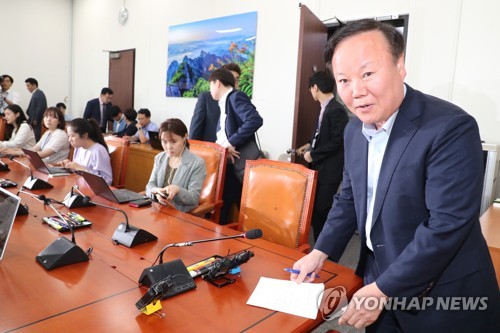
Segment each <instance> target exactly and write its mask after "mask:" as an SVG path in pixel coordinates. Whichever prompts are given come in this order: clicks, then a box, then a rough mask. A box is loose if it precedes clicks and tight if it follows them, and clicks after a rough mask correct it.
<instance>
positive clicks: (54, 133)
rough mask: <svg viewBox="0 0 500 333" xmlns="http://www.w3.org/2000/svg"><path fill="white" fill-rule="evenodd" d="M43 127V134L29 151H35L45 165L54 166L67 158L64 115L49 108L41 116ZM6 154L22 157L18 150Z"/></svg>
mask: <svg viewBox="0 0 500 333" xmlns="http://www.w3.org/2000/svg"><path fill="white" fill-rule="evenodd" d="M43 125H44V126H45V128H47V130H46V131H45V133H43V135H42V137H41V138H40V141H38V143H37V144H36V145H34V146H33V147H30V149H31V150H33V151H36V152H37V153H38V155H40V157H41V158H42V159H43V161H44V162H45V163H49V164H54V163H56V162H59V161H62V160H64V159H67V158H68V154H69V142H68V135H67V134H66V132H65V131H64V128H65V127H66V121H65V120H64V114H63V113H62V111H61V110H59V109H58V108H56V107H50V108H48V109H47V110H45V112H44V114H43ZM5 153H6V154H11V155H23V151H22V150H21V149H20V148H11V149H8V150H7V151H5Z"/></svg>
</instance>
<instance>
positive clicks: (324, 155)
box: [297, 72, 349, 240]
mask: <svg viewBox="0 0 500 333" xmlns="http://www.w3.org/2000/svg"><path fill="white" fill-rule="evenodd" d="M334 87H335V81H334V80H333V78H332V76H331V75H330V74H328V73H326V72H317V73H315V74H314V75H312V76H311V78H310V79H309V90H310V91H311V95H312V97H313V99H314V100H315V101H317V102H319V103H320V104H321V111H320V114H319V117H318V126H317V128H316V129H315V131H314V134H313V135H312V138H311V141H310V142H309V143H307V144H305V145H303V146H302V147H300V148H299V149H297V154H298V155H302V156H303V157H304V159H305V160H306V161H307V162H309V167H310V168H311V169H313V170H317V171H318V182H317V184H316V195H315V196H314V208H313V214H312V220H311V224H312V227H313V232H314V239H315V240H317V239H318V236H319V234H320V232H321V230H322V229H323V225H324V224H325V221H326V218H327V216H328V212H329V211H330V208H332V202H333V196H334V195H335V193H337V189H338V188H339V185H340V182H341V181H342V171H343V168H344V128H345V125H346V124H347V123H348V122H349V117H348V116H347V112H346V110H345V109H344V107H343V106H342V105H341V104H340V103H339V102H337V101H336V100H335V97H334V96H333V91H334Z"/></svg>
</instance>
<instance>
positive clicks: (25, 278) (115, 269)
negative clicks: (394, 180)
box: [0, 159, 362, 332]
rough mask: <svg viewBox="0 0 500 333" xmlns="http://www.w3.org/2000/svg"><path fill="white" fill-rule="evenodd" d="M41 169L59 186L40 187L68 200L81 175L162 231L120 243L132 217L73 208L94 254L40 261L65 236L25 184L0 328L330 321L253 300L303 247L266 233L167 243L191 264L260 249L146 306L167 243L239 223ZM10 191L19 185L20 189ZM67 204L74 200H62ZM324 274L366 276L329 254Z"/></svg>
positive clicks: (1, 264) (4, 264) (81, 237)
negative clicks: (227, 279) (218, 280)
mask: <svg viewBox="0 0 500 333" xmlns="http://www.w3.org/2000/svg"><path fill="white" fill-rule="evenodd" d="M24 161H25V162H26V160H24ZM4 162H7V163H8V164H9V167H10V168H11V171H9V172H2V173H0V177H1V178H8V179H10V180H13V181H15V182H17V183H18V184H19V186H21V185H22V184H23V183H24V181H25V179H26V178H27V177H28V176H29V172H28V170H27V169H25V168H23V167H21V166H20V165H18V164H16V163H14V162H12V161H7V160H5V159H4ZM34 175H35V177H38V178H41V179H44V180H48V181H49V183H51V184H52V185H54V188H53V189H49V190H37V191H32V193H35V194H42V193H43V194H44V195H46V196H47V197H49V198H53V199H56V200H62V199H63V198H64V196H65V195H66V194H67V193H68V192H69V190H70V188H71V186H73V185H75V184H77V185H78V186H79V187H80V189H81V190H82V192H83V193H85V194H87V195H90V196H91V198H92V200H93V201H95V202H99V203H102V204H107V205H111V206H114V207H119V208H121V209H123V210H125V211H126V212H127V214H128V217H129V221H130V224H131V225H134V226H136V227H140V228H142V229H145V230H147V231H149V232H151V233H153V234H154V235H156V236H158V241H156V242H151V243H146V244H141V245H138V246H135V247H133V248H127V247H124V246H121V245H114V244H113V243H112V242H111V236H112V235H113V232H114V230H115V229H116V227H117V226H118V224H119V223H120V222H123V221H124V218H123V215H122V214H120V213H119V212H116V211H113V210H111V209H105V208H101V207H89V208H78V209H71V211H75V212H77V213H79V214H81V215H82V216H84V217H86V218H87V219H88V220H90V221H92V222H93V225H92V227H91V228H85V229H80V230H77V231H76V232H75V233H76V243H77V245H78V246H80V247H81V248H82V249H84V250H87V249H88V248H89V247H93V252H92V254H91V255H90V261H89V262H85V263H78V264H73V265H69V266H64V267H60V268H56V269H54V270H52V271H47V270H45V269H44V268H43V267H42V266H41V265H40V264H38V263H37V262H36V261H35V256H36V255H37V254H38V253H40V252H41V251H42V250H43V249H44V248H45V247H46V246H48V245H49V244H51V243H52V242H53V241H54V240H56V239H57V237H58V236H59V233H58V232H56V231H55V230H53V229H51V228H50V227H48V226H47V225H45V224H43V223H42V220H41V219H42V217H45V216H49V215H54V212H53V211H52V209H51V208H50V207H48V206H44V205H43V204H42V203H41V202H39V201H38V200H36V199H34V198H32V197H30V196H28V195H26V194H24V193H20V194H19V196H20V197H21V198H22V203H23V204H27V205H28V206H29V211H30V214H29V215H26V216H18V217H17V218H16V222H15V224H14V227H13V231H12V234H11V236H10V239H9V242H8V244H7V248H6V252H5V254H4V258H3V260H2V261H0V281H1V286H0V331H2V332H11V331H16V332H66V331H67V332H95V331H99V332H102V331H105V332H118V331H120V332H141V331H148V332H187V331H205V332H242V331H245V332H272V331H273V330H274V331H279V332H304V331H309V330H311V329H313V328H314V327H316V326H318V325H319V324H320V323H321V322H322V321H323V319H322V316H321V314H320V313H318V317H317V318H316V320H310V319H306V318H302V317H298V316H292V315H287V314H284V313H280V312H276V311H272V310H267V309H263V308H259V307H254V306H249V305H246V302H247V300H248V298H249V297H250V295H251V293H252V292H253V290H254V289H255V287H256V285H257V283H258V281H259V278H260V277H261V276H266V277H271V278H278V279H288V278H289V274H288V273H286V272H284V271H283V268H284V267H291V266H292V264H293V263H294V262H295V261H296V260H297V259H299V258H300V257H301V256H302V254H301V253H299V252H297V251H295V250H292V249H288V248H285V247H282V246H279V245H276V244H272V243H270V242H267V241H265V240H262V239H256V240H246V239H242V238H238V239H231V240H225V241H218V242H209V243H202V244H196V245H194V246H192V247H183V248H169V249H168V250H167V251H166V252H165V255H164V259H165V261H170V260H173V259H177V258H181V259H182V260H183V262H184V263H185V264H191V263H193V262H196V261H198V260H201V259H203V258H206V257H209V256H211V255H214V254H218V255H226V254H228V253H229V252H231V253H233V252H237V251H242V250H245V249H247V250H251V251H253V252H254V254H255V256H254V257H253V258H252V259H250V261H249V262H248V263H246V264H244V265H242V266H241V270H242V272H241V276H240V277H238V278H237V279H236V282H235V283H234V284H231V285H229V286H226V287H223V288H217V287H215V286H213V285H211V284H209V283H208V282H206V281H204V280H202V279H199V278H197V279H196V284H197V288H196V289H194V290H191V291H189V292H186V293H183V294H180V295H177V296H175V297H172V298H169V299H165V300H163V301H162V306H163V309H162V310H160V311H161V312H162V313H164V314H165V316H164V317H161V316H159V315H157V314H153V315H150V316H147V315H144V314H142V313H141V312H140V311H139V310H137V308H136V307H135V303H136V302H137V301H138V300H139V299H140V298H141V297H142V296H143V295H144V294H145V293H146V292H147V288H145V287H139V286H138V283H137V281H138V279H139V276H140V274H141V272H142V271H143V269H144V268H146V267H149V266H151V264H152V263H153V261H154V260H155V258H156V256H157V254H158V252H159V251H160V250H161V249H162V248H163V246H165V245H166V244H170V243H176V242H185V241H192V240H199V239H207V238H213V237H220V236H227V235H237V234H239V232H237V231H234V230H231V229H228V228H225V227H222V226H219V225H216V224H213V223H211V222H208V221H205V220H202V219H199V218H196V217H193V216H191V215H188V214H185V213H181V212H178V211H175V210H172V209H169V208H164V207H159V206H153V207H146V208H133V207H130V206H128V205H117V204H113V203H111V202H109V201H107V200H104V199H101V198H99V197H96V196H95V195H94V194H93V192H92V191H91V190H90V189H89V188H88V187H87V186H86V183H85V181H84V180H83V179H82V178H81V177H80V176H77V175H71V176H65V177H53V178H48V177H47V175H44V174H40V173H37V172H35V173H34ZM11 191H12V192H14V193H16V192H17V189H15V188H12V189H11ZM58 208H59V206H58ZM60 211H62V212H68V209H67V208H65V207H60ZM0 213H1V212H0ZM65 236H66V237H70V235H65ZM320 276H321V279H320V280H319V281H320V282H323V283H325V288H331V287H335V286H343V287H344V288H345V289H346V290H347V293H348V297H350V296H351V295H352V294H353V293H354V292H355V291H356V290H357V289H359V288H360V287H361V285H362V282H361V280H360V279H359V278H358V277H356V276H355V275H354V273H353V271H352V270H350V269H348V268H346V267H343V266H340V265H337V264H334V263H331V262H328V263H326V265H325V267H324V269H323V271H322V272H321V273H320Z"/></svg>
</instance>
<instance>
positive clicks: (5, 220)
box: [0, 187, 21, 260]
mask: <svg viewBox="0 0 500 333" xmlns="http://www.w3.org/2000/svg"><path fill="white" fill-rule="evenodd" d="M20 202H21V199H20V198H19V197H16V196H15V195H13V194H12V193H10V192H8V191H6V190H5V189H3V188H1V187H0V212H2V213H1V214H0V260H1V259H2V258H3V255H4V253H5V247H6V246H7V241H8V240H9V235H10V232H11V231H12V225H14V219H15V218H16V213H17V209H18V208H19V203H20Z"/></svg>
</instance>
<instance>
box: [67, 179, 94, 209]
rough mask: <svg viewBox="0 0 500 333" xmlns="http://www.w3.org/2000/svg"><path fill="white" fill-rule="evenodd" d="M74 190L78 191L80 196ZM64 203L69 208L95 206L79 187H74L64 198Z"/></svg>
mask: <svg viewBox="0 0 500 333" xmlns="http://www.w3.org/2000/svg"><path fill="white" fill-rule="evenodd" d="M73 190H76V192H78V194H75V193H74V192H73ZM85 198H87V199H85ZM62 202H63V204H64V205H65V206H66V207H68V208H81V207H91V206H95V205H94V204H92V203H90V198H89V197H88V196H86V195H85V194H83V193H82V192H81V191H80V189H79V188H78V185H73V187H72V188H71V191H70V192H69V193H68V194H67V195H66V196H65V197H64V200H63V201H62Z"/></svg>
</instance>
